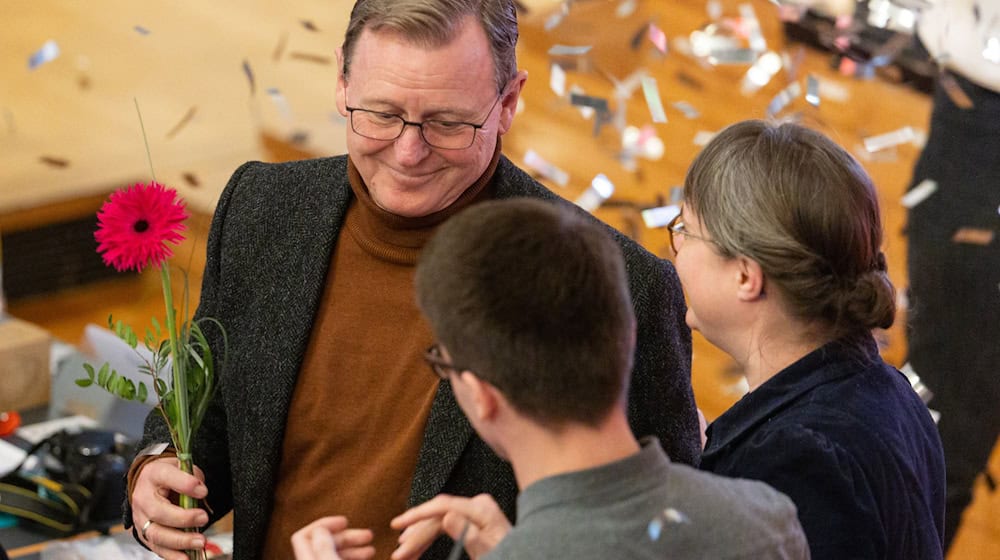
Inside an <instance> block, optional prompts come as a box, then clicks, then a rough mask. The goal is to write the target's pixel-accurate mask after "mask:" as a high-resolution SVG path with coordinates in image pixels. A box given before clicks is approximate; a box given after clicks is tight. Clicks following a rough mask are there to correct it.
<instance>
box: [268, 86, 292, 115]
mask: <svg viewBox="0 0 1000 560" xmlns="http://www.w3.org/2000/svg"><path fill="white" fill-rule="evenodd" d="M267 94H268V95H269V96H270V97H271V101H272V102H273V103H274V105H275V107H277V108H278V111H279V112H280V113H281V114H282V116H284V117H285V118H286V119H291V118H292V109H291V107H289V106H288V100H287V99H286V98H285V95H284V94H283V93H281V90H279V89H278V88H274V87H272V88H267Z"/></svg>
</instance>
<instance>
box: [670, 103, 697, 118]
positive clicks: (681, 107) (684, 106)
mask: <svg viewBox="0 0 1000 560" xmlns="http://www.w3.org/2000/svg"><path fill="white" fill-rule="evenodd" d="M674 109H677V110H678V111H680V112H681V113H684V116H685V117H686V118H688V119H697V118H698V117H700V116H701V112H700V111H698V109H695V107H694V105H691V104H690V103H688V102H687V101H675V102H674Z"/></svg>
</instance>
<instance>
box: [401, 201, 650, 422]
mask: <svg viewBox="0 0 1000 560" xmlns="http://www.w3.org/2000/svg"><path fill="white" fill-rule="evenodd" d="M416 287H417V302H418V304H419V305H420V308H421V309H422V310H423V312H424V314H425V315H426V316H427V318H428V320H429V321H430V324H431V327H432V329H433V330H434V333H435V334H436V336H437V337H438V341H439V342H440V343H441V345H442V346H443V347H444V348H446V349H447V356H446V358H447V359H448V360H449V361H450V362H451V363H452V364H453V365H455V366H456V368H457V371H454V370H453V373H460V372H461V371H469V372H471V373H472V374H473V375H475V377H476V378H478V379H479V380H481V381H485V382H486V383H488V384H489V385H492V386H493V387H495V388H496V389H497V390H499V392H500V393H502V395H503V396H504V398H505V399H506V401H507V402H509V403H510V404H511V406H512V407H513V408H514V409H515V410H516V411H517V412H518V413H519V414H520V415H522V416H524V417H526V418H528V419H529V420H531V421H533V422H535V423H538V424H541V425H543V426H545V427H548V428H552V429H558V428H559V427H561V426H565V425H567V424H585V425H588V426H595V427H596V426H597V425H599V424H600V423H601V422H602V421H603V420H605V418H607V416H608V414H609V413H610V412H611V411H612V409H613V408H614V407H615V405H617V404H620V403H622V402H623V401H624V399H625V393H626V392H627V388H628V378H629V373H630V371H631V369H632V352H633V348H634V345H635V339H634V329H635V317H634V314H633V311H632V304H631V300H630V297H629V291H628V284H627V281H626V276H625V266H624V262H623V260H622V255H621V252H620V250H619V248H618V245H617V244H616V243H615V242H614V240H613V239H611V237H610V236H609V235H608V233H607V232H606V231H604V230H602V228H601V227H600V226H599V225H597V224H595V223H593V222H591V221H587V220H585V219H584V218H582V217H581V216H580V215H579V214H577V213H575V212H573V211H571V210H569V209H565V208H561V207H559V206H557V205H556V204H553V203H551V202H543V201H540V200H534V199H509V200H501V201H490V202H485V203H482V204H477V205H474V206H472V207H470V208H469V209H467V210H465V211H463V212H461V213H459V214H458V215H456V216H455V217H453V218H451V219H449V220H448V221H447V222H445V223H444V225H442V226H441V229H440V230H439V231H438V233H437V234H436V235H435V236H434V238H433V239H432V240H431V242H430V243H429V244H428V245H427V247H426V248H425V249H424V251H423V255H422V256H421V259H420V264H419V265H418V266H417V273H416ZM447 369H448V368H439V371H447Z"/></svg>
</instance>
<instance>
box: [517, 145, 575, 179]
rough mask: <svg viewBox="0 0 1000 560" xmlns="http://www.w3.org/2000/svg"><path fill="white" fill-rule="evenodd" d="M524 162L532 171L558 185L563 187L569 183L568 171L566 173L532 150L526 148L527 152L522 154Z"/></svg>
mask: <svg viewBox="0 0 1000 560" xmlns="http://www.w3.org/2000/svg"><path fill="white" fill-rule="evenodd" d="M524 164H525V165H527V166H528V168H529V169H531V170H532V171H535V172H536V173H538V174H539V175H541V176H542V177H544V178H546V179H548V180H550V181H552V182H553V183H555V184H557V185H559V186H560V187H565V186H566V185H568V184H569V173H566V172H565V171H563V170H562V169H559V168H558V167H556V166H555V165H553V164H551V163H549V162H548V161H546V160H545V159H543V158H542V156H540V155H538V154H537V153H536V152H535V151H534V150H528V151H527V153H525V154H524Z"/></svg>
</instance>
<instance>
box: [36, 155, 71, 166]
mask: <svg viewBox="0 0 1000 560" xmlns="http://www.w3.org/2000/svg"><path fill="white" fill-rule="evenodd" d="M38 160H39V161H41V162H42V163H44V164H45V165H48V166H49V167H58V168H65V167H69V160H68V159H63V158H57V157H52V156H42V157H40V158H38Z"/></svg>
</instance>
